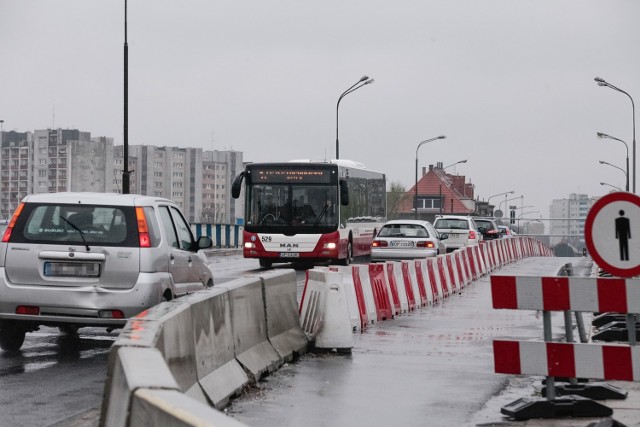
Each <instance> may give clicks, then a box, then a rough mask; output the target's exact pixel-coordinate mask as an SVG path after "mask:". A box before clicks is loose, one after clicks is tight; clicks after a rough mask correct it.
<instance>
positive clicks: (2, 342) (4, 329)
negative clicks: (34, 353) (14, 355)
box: [0, 321, 27, 351]
mask: <svg viewBox="0 0 640 427" xmlns="http://www.w3.org/2000/svg"><path fill="white" fill-rule="evenodd" d="M26 334H27V331H26V330H25V329H24V328H23V327H22V326H20V325H19V324H18V323H16V322H7V321H4V322H2V324H1V325H0V348H2V349H3V350H5V351H18V350H20V347H22V344H23V343H24V337H25V335H26Z"/></svg>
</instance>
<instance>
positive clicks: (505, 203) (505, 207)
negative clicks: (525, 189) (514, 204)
mask: <svg viewBox="0 0 640 427" xmlns="http://www.w3.org/2000/svg"><path fill="white" fill-rule="evenodd" d="M521 197H522V196H518V197H512V198H510V199H507V198H506V197H505V200H503V201H501V202H500V203H499V204H498V209H499V210H502V208H501V206H502V204H503V203H504V211H502V212H504V213H506V211H507V202H510V201H512V200H516V199H519V198H521Z"/></svg>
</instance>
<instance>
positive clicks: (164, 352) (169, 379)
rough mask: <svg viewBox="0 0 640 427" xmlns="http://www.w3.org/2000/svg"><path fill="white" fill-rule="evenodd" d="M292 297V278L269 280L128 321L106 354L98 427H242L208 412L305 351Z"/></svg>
mask: <svg viewBox="0 0 640 427" xmlns="http://www.w3.org/2000/svg"><path fill="white" fill-rule="evenodd" d="M295 292H296V281H295V273H293V272H292V271H291V270H283V271H278V272H270V273H269V274H266V275H263V277H253V278H242V279H237V280H235V281H233V282H229V283H227V284H226V286H224V287H216V288H212V289H208V290H204V291H200V292H196V293H194V294H191V295H187V296H185V297H182V298H180V299H177V300H174V301H170V302H165V303H162V304H159V305H157V306H155V307H152V308H151V309H149V310H146V311H144V312H142V313H140V314H139V315H138V316H136V317H134V318H132V319H130V320H129V321H128V322H127V325H126V326H125V328H124V329H123V331H122V333H121V334H120V336H119V337H118V339H117V340H116V341H115V342H114V344H113V346H112V348H111V351H110V354H109V363H108V369H107V380H106V382H105V390H104V394H103V402H102V411H101V417H100V425H101V426H118V427H120V426H147V425H148V426H152V425H153V426H156V425H175V426H182V425H184V426H192V425H202V426H208V425H211V426H213V425H215V426H218V427H227V426H230V427H236V426H240V425H242V424H241V423H239V422H237V421H235V420H234V419H232V418H230V417H228V416H226V415H224V414H223V413H221V412H218V411H217V410H216V409H214V408H222V407H223V406H225V405H226V404H227V403H228V401H229V399H230V398H231V397H232V396H233V395H234V394H236V393H238V392H239V391H240V390H241V389H242V387H243V386H244V385H246V384H248V383H250V382H251V381H257V380H258V379H259V378H260V377H261V376H262V375H264V374H265V373H267V372H271V371H273V370H275V369H276V368H277V367H278V366H280V365H282V364H283V363H284V362H285V361H286V360H291V358H292V357H293V356H295V355H297V354H301V353H302V352H304V351H306V346H307V340H306V337H305V335H304V333H303V332H302V330H301V329H300V324H299V320H298V315H297V309H296V304H295V301H292V295H293V296H295ZM270 339H273V341H274V342H275V343H276V346H277V347H278V348H279V352H276V350H275V349H274V346H273V345H272V344H271V342H270V341H269V340H270Z"/></svg>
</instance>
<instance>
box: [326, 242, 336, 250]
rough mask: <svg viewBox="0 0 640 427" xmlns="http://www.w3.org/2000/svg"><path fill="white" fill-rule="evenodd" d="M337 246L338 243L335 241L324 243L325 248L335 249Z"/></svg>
mask: <svg viewBox="0 0 640 427" xmlns="http://www.w3.org/2000/svg"><path fill="white" fill-rule="evenodd" d="M337 247H338V245H336V244H335V242H329V243H325V244H324V246H323V249H335V248H337Z"/></svg>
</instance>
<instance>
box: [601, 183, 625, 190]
mask: <svg viewBox="0 0 640 427" xmlns="http://www.w3.org/2000/svg"><path fill="white" fill-rule="evenodd" d="M600 185H608V186H609V187H611V188H615V189H616V190H618V191H622V188H620V187H616V186H615V185H611V184H607V183H606V182H601V183H600Z"/></svg>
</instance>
